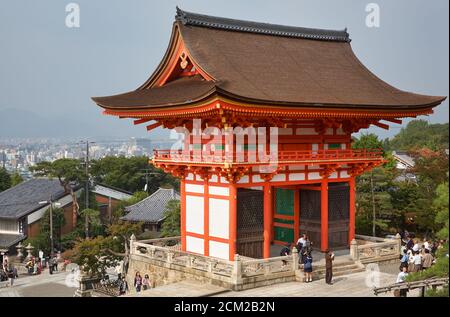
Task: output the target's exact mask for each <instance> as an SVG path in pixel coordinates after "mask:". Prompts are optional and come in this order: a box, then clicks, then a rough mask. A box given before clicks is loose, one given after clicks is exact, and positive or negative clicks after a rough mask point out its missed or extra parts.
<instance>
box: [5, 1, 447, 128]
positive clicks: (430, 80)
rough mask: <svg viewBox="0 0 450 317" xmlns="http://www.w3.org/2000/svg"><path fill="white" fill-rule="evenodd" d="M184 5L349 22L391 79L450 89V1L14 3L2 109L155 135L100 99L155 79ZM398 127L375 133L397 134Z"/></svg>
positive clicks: (367, 57) (271, 17) (443, 113)
mask: <svg viewBox="0 0 450 317" xmlns="http://www.w3.org/2000/svg"><path fill="white" fill-rule="evenodd" d="M70 2H75V3H78V4H79V6H80V9H81V19H80V22H81V25H80V28H68V27H66V25H65V18H66V15H67V13H66V12H65V7H66V5H67V4H68V3H70ZM370 2H375V3H377V4H378V5H379V6H380V9H381V12H380V13H381V15H380V27H379V28H368V27H367V26H366V24H365V18H366V15H367V12H366V11H365V8H366V5H367V4H368V3H370ZM176 5H178V6H180V7H181V8H182V9H184V10H187V11H194V12H199V13H205V14H210V15H217V16H224V17H231V18H237V19H247V20H254V21H260V22H268V23H276V24H286V25H294V26H305V27H317V28H332V29H333V28H334V29H343V28H345V27H347V28H348V31H349V33H350V37H351V38H352V47H353V49H354V51H355V53H356V55H357V56H358V57H359V59H360V60H361V61H362V62H363V63H364V64H365V65H366V66H367V67H368V68H369V69H370V70H371V71H373V72H374V73H375V74H376V75H378V76H379V77H381V78H382V79H383V80H385V81H387V82H388V83H390V84H392V85H394V86H396V87H398V88H400V89H403V90H408V91H414V92H417V93H422V94H429V95H445V96H448V87H449V73H448V68H449V65H448V63H449V44H448V38H449V34H448V29H449V15H448V12H449V8H448V0H441V1H440V0H433V1H423V0H414V1H412V0H395V1H393V0H386V1H384V0H383V1H382V0H378V1H362V0H343V1H336V0H323V1H320V0H314V1H300V0H297V1H295V0H292V1H262V0H259V1H256V0H246V1H243V0H227V1H214V0H185V1H183V0H178V1H172V0H160V1H150V0H127V1H125V0H78V1H64V0H47V1H44V0H43V1H35V0H29V1H21V0H14V1H13V0H10V1H2V3H1V5H0V57H1V58H0V92H1V93H0V110H2V109H3V110H4V109H11V108H12V109H20V110H27V111H32V112H35V113H37V114H39V115H40V116H43V117H55V116H56V117H61V116H67V117H70V118H71V119H74V120H80V121H85V122H89V123H95V124H96V126H98V129H99V130H102V129H103V131H108V132H107V133H110V134H116V135H117V136H120V135H136V136H137V135H141V136H142V135H147V134H146V131H145V128H144V127H143V126H133V125H132V123H131V122H130V121H126V120H119V119H116V118H114V117H108V116H104V115H102V114H101V109H100V108H99V107H97V106H96V105H95V104H94V103H93V102H92V101H91V100H90V97H91V96H104V95H110V94H117V93H121V92H126V91H129V90H132V89H135V88H137V87H138V86H139V85H140V84H142V83H143V82H144V81H145V80H146V79H147V78H148V77H149V76H150V74H151V73H152V72H153V70H154V69H155V67H156V66H157V64H158V63H159V61H160V60H161V58H162V56H163V55H164V52H165V50H166V48H167V45H168V42H169V37H170V31H171V28H172V22H173V20H174V15H175V6H176ZM448 112H449V110H448V101H446V102H445V103H444V104H443V105H441V106H439V107H438V108H437V109H436V111H435V114H433V115H432V116H429V117H424V118H425V119H427V120H429V121H430V122H448ZM20 123H21V122H20V118H17V124H20ZM398 128H399V127H398V126H397V127H393V128H392V129H391V130H390V131H389V132H388V134H386V132H384V131H382V130H381V129H373V131H376V132H377V133H382V136H387V135H392V134H393V133H396V132H398ZM98 135H101V133H99V134H98Z"/></svg>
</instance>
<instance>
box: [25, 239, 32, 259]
mask: <svg viewBox="0 0 450 317" xmlns="http://www.w3.org/2000/svg"><path fill="white" fill-rule="evenodd" d="M33 249H34V247H33V246H32V245H31V244H30V243H28V245H27V246H26V247H25V250H27V257H26V259H27V260H30V259H31V258H32V257H33V255H32V254H31V252H33Z"/></svg>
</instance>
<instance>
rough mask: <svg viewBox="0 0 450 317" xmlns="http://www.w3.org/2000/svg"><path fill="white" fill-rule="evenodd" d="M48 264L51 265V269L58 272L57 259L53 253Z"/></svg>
mask: <svg viewBox="0 0 450 317" xmlns="http://www.w3.org/2000/svg"><path fill="white" fill-rule="evenodd" d="M50 265H51V266H52V271H54V272H55V271H56V272H58V259H57V258H56V256H55V255H53V257H52V259H51V263H50Z"/></svg>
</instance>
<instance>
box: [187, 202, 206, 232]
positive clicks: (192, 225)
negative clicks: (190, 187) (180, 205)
mask: <svg viewBox="0 0 450 317" xmlns="http://www.w3.org/2000/svg"><path fill="white" fill-rule="evenodd" d="M203 199H204V198H203V197H198V196H190V195H186V231H188V232H194V233H199V234H203V231H204V225H203V224H204V222H203V213H204V212H203V210H204V200H203Z"/></svg>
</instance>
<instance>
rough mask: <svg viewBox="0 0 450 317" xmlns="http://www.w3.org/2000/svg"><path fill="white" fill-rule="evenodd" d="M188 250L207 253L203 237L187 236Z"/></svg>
mask: <svg viewBox="0 0 450 317" xmlns="http://www.w3.org/2000/svg"><path fill="white" fill-rule="evenodd" d="M186 251H188V252H195V253H199V254H205V244H204V242H203V239H200V238H195V237H190V236H186Z"/></svg>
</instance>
